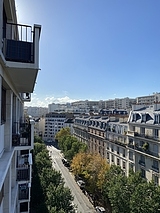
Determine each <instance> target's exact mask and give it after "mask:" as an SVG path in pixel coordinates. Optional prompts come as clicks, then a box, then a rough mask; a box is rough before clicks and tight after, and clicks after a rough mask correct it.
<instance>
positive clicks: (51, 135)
mask: <svg viewBox="0 0 160 213" xmlns="http://www.w3.org/2000/svg"><path fill="white" fill-rule="evenodd" d="M67 118H73V114H67V113H56V112H50V113H47V114H46V116H45V130H44V135H43V140H44V141H48V142H51V141H54V140H55V136H56V133H57V132H59V131H60V130H61V128H63V127H64V125H65V121H66V119H67Z"/></svg>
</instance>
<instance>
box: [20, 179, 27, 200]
mask: <svg viewBox="0 0 160 213" xmlns="http://www.w3.org/2000/svg"><path fill="white" fill-rule="evenodd" d="M18 199H19V200H28V199H29V187H28V183H24V184H19V187H18Z"/></svg>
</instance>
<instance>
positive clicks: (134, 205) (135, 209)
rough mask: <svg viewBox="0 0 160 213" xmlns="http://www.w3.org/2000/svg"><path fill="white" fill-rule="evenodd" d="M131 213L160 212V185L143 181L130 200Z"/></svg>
mask: <svg viewBox="0 0 160 213" xmlns="http://www.w3.org/2000/svg"><path fill="white" fill-rule="evenodd" d="M130 208H131V211H130V212H131V213H158V212H160V187H157V186H155V184H154V183H153V182H149V183H147V182H143V183H141V184H138V185H137V187H136V188H135V190H134V192H133V194H132V196H131V201H130Z"/></svg>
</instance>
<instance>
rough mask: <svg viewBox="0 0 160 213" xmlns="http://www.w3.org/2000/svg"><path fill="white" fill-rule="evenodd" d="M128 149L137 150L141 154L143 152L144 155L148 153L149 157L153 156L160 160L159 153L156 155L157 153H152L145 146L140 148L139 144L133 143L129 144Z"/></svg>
mask: <svg viewBox="0 0 160 213" xmlns="http://www.w3.org/2000/svg"><path fill="white" fill-rule="evenodd" d="M128 147H129V148H131V149H135V150H137V151H139V152H143V153H146V154H148V155H151V156H154V157H156V158H160V154H159V153H156V152H152V151H150V149H149V148H148V149H145V148H144V147H143V146H140V145H138V144H136V145H134V144H133V143H128Z"/></svg>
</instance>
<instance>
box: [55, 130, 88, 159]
mask: <svg viewBox="0 0 160 213" xmlns="http://www.w3.org/2000/svg"><path fill="white" fill-rule="evenodd" d="M56 139H57V140H58V146H59V148H60V149H61V150H62V152H63V154H64V156H65V158H66V159H67V160H68V161H69V162H70V161H71V160H72V159H73V157H74V156H75V155H76V154H77V153H79V152H84V151H86V150H87V145H86V144H84V143H82V142H80V141H79V140H78V139H77V138H76V137H74V136H72V135H71V133H70V129H69V128H62V129H61V130H60V131H59V132H58V133H57V134H56Z"/></svg>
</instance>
